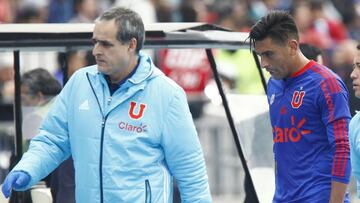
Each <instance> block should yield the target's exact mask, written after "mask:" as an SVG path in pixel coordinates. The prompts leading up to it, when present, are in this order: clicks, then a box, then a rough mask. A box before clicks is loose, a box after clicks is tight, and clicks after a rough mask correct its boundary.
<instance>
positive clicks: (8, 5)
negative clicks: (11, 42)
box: [0, 0, 16, 23]
mask: <svg viewBox="0 0 360 203" xmlns="http://www.w3.org/2000/svg"><path fill="white" fill-rule="evenodd" d="M15 4H16V2H15V1H13V0H0V23H12V22H13V21H14V18H15V12H16V6H15Z"/></svg>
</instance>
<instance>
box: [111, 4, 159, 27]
mask: <svg viewBox="0 0 360 203" xmlns="http://www.w3.org/2000/svg"><path fill="white" fill-rule="evenodd" d="M112 6H121V7H125V8H130V9H132V10H134V11H135V12H137V13H138V14H139V15H140V16H141V18H142V19H143V21H144V24H148V23H154V22H156V10H155V7H154V4H153V2H152V1H151V0H131V1H129V0H115V2H114V4H113V5H112Z"/></svg>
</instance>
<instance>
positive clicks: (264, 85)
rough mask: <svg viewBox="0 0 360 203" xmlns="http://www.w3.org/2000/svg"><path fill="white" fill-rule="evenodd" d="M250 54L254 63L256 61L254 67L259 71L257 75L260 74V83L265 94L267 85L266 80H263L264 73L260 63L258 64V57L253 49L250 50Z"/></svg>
mask: <svg viewBox="0 0 360 203" xmlns="http://www.w3.org/2000/svg"><path fill="white" fill-rule="evenodd" d="M252 54H253V56H254V60H255V63H256V67H257V69H258V71H259V75H260V78H261V83H262V85H263V87H264V90H265V94H266V93H267V85H266V80H265V76H264V73H263V72H262V70H261V65H260V61H259V58H258V56H257V54H256V52H255V51H252Z"/></svg>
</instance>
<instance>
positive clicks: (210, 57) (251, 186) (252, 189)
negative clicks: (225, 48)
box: [206, 49, 259, 203]
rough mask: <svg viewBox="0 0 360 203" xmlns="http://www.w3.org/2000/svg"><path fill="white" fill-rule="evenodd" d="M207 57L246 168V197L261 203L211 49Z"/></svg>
mask: <svg viewBox="0 0 360 203" xmlns="http://www.w3.org/2000/svg"><path fill="white" fill-rule="evenodd" d="M206 55H207V57H208V60H209V62H210V66H211V69H212V71H213V74H214V79H215V82H216V85H217V88H218V90H219V94H220V96H221V100H222V103H223V106H224V109H225V113H226V117H227V119H228V121H229V125H230V129H231V132H232V134H233V138H234V141H235V145H236V149H237V152H238V154H239V157H240V161H241V164H242V166H243V168H244V172H245V179H247V181H249V182H248V184H249V190H248V191H246V192H249V193H250V194H246V195H249V196H252V197H254V202H253V203H259V199H258V197H257V195H256V191H255V187H254V184H253V181H252V179H251V174H250V171H249V168H248V166H247V163H246V160H245V156H244V153H243V151H242V148H241V144H240V140H239V137H238V135H237V132H236V128H235V124H234V120H233V117H232V115H231V112H230V108H229V104H228V102H227V99H226V96H225V93H224V90H223V88H222V85H221V81H220V77H219V74H218V71H217V68H216V63H215V59H214V56H213V54H212V52H211V49H206Z"/></svg>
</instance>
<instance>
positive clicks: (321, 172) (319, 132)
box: [267, 61, 351, 203]
mask: <svg viewBox="0 0 360 203" xmlns="http://www.w3.org/2000/svg"><path fill="white" fill-rule="evenodd" d="M267 97H268V102H269V106H270V117H271V125H272V131H273V140H274V157H275V162H276V163H275V165H276V172H275V176H276V190H275V195H274V200H273V202H276V203H278V202H279V203H280V202H281V203H284V202H288V203H290V202H291V203H295V202H299V203H300V202H301V203H307V202H309V203H314V202H316V203H322V202H324V203H325V202H326V203H328V202H329V199H330V192H331V181H338V182H341V183H348V182H349V179H350V170H351V166H350V155H349V142H348V125H349V122H350V119H351V116H350V112H349V108H348V92H347V90H346V87H345V85H344V83H343V82H342V81H341V79H340V78H339V77H338V76H337V75H335V74H334V73H333V72H332V71H331V70H329V69H328V68H326V67H324V66H322V65H319V64H317V63H316V62H314V61H310V62H309V63H308V64H306V66H305V67H303V68H302V69H301V70H300V71H298V72H297V73H295V74H293V75H292V76H291V77H290V78H287V79H286V80H275V79H273V78H271V79H270V80H269V83H268V91H267ZM345 202H346V201H345Z"/></svg>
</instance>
